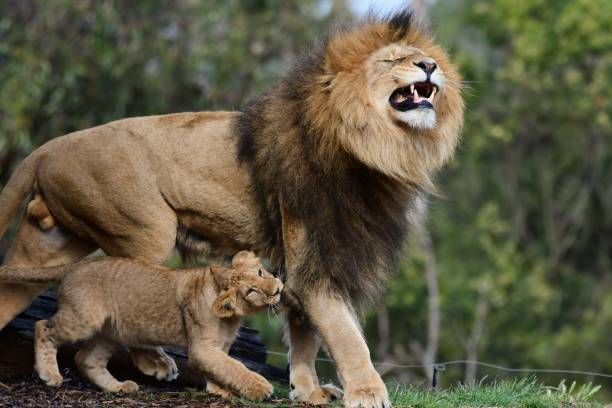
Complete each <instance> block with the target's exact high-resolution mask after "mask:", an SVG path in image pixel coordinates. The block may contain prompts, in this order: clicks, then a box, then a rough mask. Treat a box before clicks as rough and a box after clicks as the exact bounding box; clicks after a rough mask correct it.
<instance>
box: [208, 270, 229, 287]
mask: <svg viewBox="0 0 612 408" xmlns="http://www.w3.org/2000/svg"><path fill="white" fill-rule="evenodd" d="M210 272H211V273H212V276H213V279H214V280H215V283H216V284H217V287H219V288H226V287H227V285H228V284H229V281H230V278H231V276H232V273H233V272H234V270H233V269H230V268H224V267H222V266H214V265H211V266H210Z"/></svg>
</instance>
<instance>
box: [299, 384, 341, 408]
mask: <svg viewBox="0 0 612 408" xmlns="http://www.w3.org/2000/svg"><path fill="white" fill-rule="evenodd" d="M289 398H290V399H291V400H292V401H300V402H305V403H308V404H310V405H325V404H330V403H332V402H334V401H337V400H340V399H342V390H341V389H340V388H338V387H336V386H334V385H333V384H326V385H322V386H320V387H317V388H315V389H314V391H312V392H310V393H309V394H306V393H304V392H301V391H300V390H298V389H297V388H294V389H293V390H291V392H289Z"/></svg>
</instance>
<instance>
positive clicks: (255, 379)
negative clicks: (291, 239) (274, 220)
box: [0, 251, 283, 399]
mask: <svg viewBox="0 0 612 408" xmlns="http://www.w3.org/2000/svg"><path fill="white" fill-rule="evenodd" d="M34 273H35V274H36V275H38V278H37V279H36V282H40V281H41V280H42V278H43V277H44V275H45V274H46V277H47V279H48V281H59V280H62V285H61V287H60V298H59V310H58V312H57V314H56V315H55V316H53V317H52V318H51V319H50V320H49V321H47V320H42V321H39V322H37V324H36V336H35V347H36V353H35V354H36V370H37V371H38V373H39V375H40V377H41V378H42V379H43V380H44V381H46V382H47V384H49V385H52V386H59V385H60V384H61V383H62V377H61V375H60V373H59V371H58V369H57V361H56V360H55V353H56V351H57V348H58V347H59V346H60V345H61V344H62V343H66V342H76V341H80V340H88V339H89V342H88V344H87V345H86V346H85V347H84V348H83V349H82V350H81V351H80V352H79V353H78V354H77V356H76V362H77V366H78V367H79V369H80V370H81V371H82V372H83V374H84V375H85V376H86V377H88V378H89V379H90V380H91V381H92V382H94V383H95V384H96V385H98V386H100V387H101V388H102V389H104V390H106V391H135V390H136V389H137V386H136V384H134V383H133V382H131V381H129V382H123V383H121V382H118V381H117V380H115V379H114V378H113V377H112V376H111V375H110V373H109V372H108V371H107V369H106V362H107V361H108V358H109V357H110V355H111V354H112V351H113V350H114V348H115V347H116V346H117V345H119V344H124V345H128V346H133V347H139V348H152V347H156V346H161V345H173V346H178V347H188V348H189V357H190V364H193V365H194V366H196V367H198V368H200V369H201V370H202V371H203V372H204V373H205V374H206V375H207V376H209V378H210V380H209V386H208V388H209V390H210V391H213V392H215V393H217V394H222V395H225V396H227V395H230V394H231V393H232V392H235V393H237V394H239V395H242V396H244V397H247V398H252V399H262V398H266V397H268V396H270V394H271V391H272V386H271V385H270V384H269V383H268V382H267V381H266V380H265V379H264V378H263V377H261V376H260V375H258V374H256V373H254V372H251V371H250V370H248V369H247V368H246V367H245V366H244V365H242V364H241V363H239V362H238V361H236V360H233V359H231V358H230V357H228V356H227V351H228V350H229V347H230V345H231V344H232V342H233V340H234V337H235V335H236V332H237V329H238V327H239V323H240V318H241V317H243V316H247V315H250V314H253V313H255V312H257V311H259V310H261V309H263V308H265V307H267V306H269V305H273V304H275V303H277V302H278V301H279V299H280V291H281V290H282V286H283V285H282V283H281V282H280V280H278V279H276V278H274V277H273V276H272V275H271V274H270V273H269V272H267V271H266V270H265V269H264V268H263V266H262V265H261V264H260V262H259V259H258V258H257V257H255V256H254V255H253V254H252V253H250V252H246V251H243V252H240V253H238V254H237V255H236V256H235V257H234V260H233V265H232V267H231V268H223V267H217V266H210V267H207V268H199V269H192V270H171V269H167V268H163V267H160V266H156V265H151V264H147V263H143V262H141V261H135V260H128V259H120V258H103V259H96V260H93V261H85V262H81V263H77V264H71V265H67V266H60V267H52V268H38V270H37V271H34ZM32 274H33V273H32V271H29V270H28V268H11V267H1V268H0V279H2V280H7V279H8V280H11V281H14V282H24V281H25V282H29V281H31V276H32ZM226 389H227V391H225V390H226Z"/></svg>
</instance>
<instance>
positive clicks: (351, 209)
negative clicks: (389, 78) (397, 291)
mask: <svg viewBox="0 0 612 408" xmlns="http://www.w3.org/2000/svg"><path fill="white" fill-rule="evenodd" d="M407 20H409V16H406V15H403V14H402V15H401V16H398V17H397V18H396V19H392V20H391V21H390V22H389V24H396V25H397V24H406V21H407ZM324 47H325V42H323V43H322V44H320V45H319V46H317V47H314V48H313V49H311V50H310V51H308V52H307V53H305V54H303V55H302V56H301V57H299V58H298V59H297V61H296V64H295V66H294V68H293V69H292V70H291V71H290V72H289V74H288V75H287V76H286V77H285V78H284V79H283V80H282V81H280V82H279V83H278V84H277V85H276V86H274V87H273V88H272V89H270V90H269V91H268V92H266V93H264V94H263V95H261V96H259V97H257V98H255V99H253V100H251V101H249V102H248V103H247V104H246V106H245V108H244V109H243V114H242V115H241V116H240V117H239V118H238V119H237V120H236V122H235V124H234V126H235V127H236V130H237V132H236V134H237V135H238V138H239V139H238V141H237V143H238V158H239V161H240V162H241V163H242V164H243V165H246V166H247V168H248V169H249V171H250V176H251V182H252V187H253V190H254V191H255V194H256V201H257V202H258V203H259V204H260V236H261V238H262V242H261V245H262V246H263V247H264V248H265V251H266V252H267V255H268V256H271V257H272V259H273V260H275V261H276V262H282V260H283V259H284V257H283V240H282V225H281V212H280V205H279V202H280V201H282V202H283V204H284V206H285V207H286V208H287V209H288V211H290V212H291V214H292V216H294V217H296V218H297V219H299V220H301V221H302V222H303V224H304V225H305V226H306V229H307V241H308V244H307V246H308V247H307V248H305V250H306V254H305V258H306V259H307V260H308V262H306V263H304V264H303V265H300V267H299V269H298V270H297V271H295V272H293V273H296V275H297V276H295V277H294V279H295V281H297V282H299V283H298V287H294V288H292V290H294V291H298V292H300V291H306V290H316V289H328V290H331V291H333V292H336V293H338V294H340V295H341V296H343V297H345V298H347V299H350V300H351V301H352V302H353V304H355V305H362V304H367V303H370V302H372V301H374V300H375V299H377V297H378V295H379V294H380V292H381V291H382V290H383V289H384V287H385V282H386V278H387V276H388V275H389V273H391V272H392V271H394V270H395V269H396V264H397V261H398V259H399V256H400V254H401V250H402V247H403V243H404V240H405V236H406V232H407V229H408V222H407V212H408V211H410V207H411V205H412V204H413V203H414V199H415V197H416V194H417V193H418V188H417V187H410V186H406V185H403V184H401V183H399V182H397V181H395V180H393V179H390V178H389V177H387V176H386V175H384V174H382V173H380V172H378V171H376V170H374V169H371V168H369V167H367V166H365V165H364V164H362V163H361V162H359V161H357V160H356V159H354V158H353V157H352V156H350V155H349V154H348V153H346V152H345V151H344V150H342V149H341V148H339V147H338V149H336V150H333V151H329V148H328V147H326V146H325V145H326V144H329V143H330V142H329V140H326V139H325V137H326V136H325V135H322V134H320V131H319V130H317V128H316V127H315V126H313V124H312V123H311V120H310V119H309V117H308V114H307V112H306V110H307V108H306V106H305V100H306V99H307V96H308V95H309V93H310V92H312V91H313V89H315V88H316V87H319V86H321V84H320V78H321V76H322V74H323V73H324V71H323V70H324V57H325V53H324V51H325V48H324ZM324 85H325V84H323V86H324Z"/></svg>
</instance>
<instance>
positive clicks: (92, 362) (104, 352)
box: [74, 335, 138, 392]
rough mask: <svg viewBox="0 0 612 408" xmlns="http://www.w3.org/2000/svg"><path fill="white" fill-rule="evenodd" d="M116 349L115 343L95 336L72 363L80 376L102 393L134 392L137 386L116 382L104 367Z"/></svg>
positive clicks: (126, 382) (130, 382) (132, 382)
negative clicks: (98, 388)
mask: <svg viewBox="0 0 612 408" xmlns="http://www.w3.org/2000/svg"><path fill="white" fill-rule="evenodd" d="M116 348H117V344H116V343H114V342H112V341H110V340H108V339H106V338H104V337H102V336H100V335H97V336H95V337H93V338H92V339H91V340H89V341H88V342H87V343H86V344H85V346H83V348H82V349H80V350H79V352H78V353H77V354H76V356H75V357H74V361H75V363H76V365H77V367H78V369H79V371H80V372H81V374H83V376H85V377H86V378H87V379H89V381H91V382H92V383H94V384H95V385H97V386H98V387H100V388H101V389H103V390H104V391H109V392H136V391H138V385H137V384H136V383H135V382H134V381H130V380H128V381H123V382H121V381H118V380H117V379H116V378H115V377H113V375H112V374H111V373H110V372H109V371H108V369H107V367H106V365H107V364H108V360H109V359H110V358H111V356H112V355H113V352H114V351H115V350H116Z"/></svg>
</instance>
